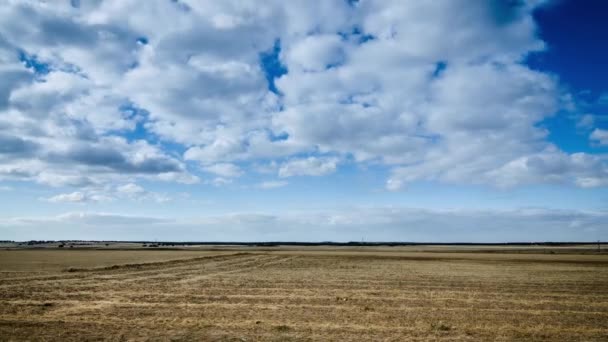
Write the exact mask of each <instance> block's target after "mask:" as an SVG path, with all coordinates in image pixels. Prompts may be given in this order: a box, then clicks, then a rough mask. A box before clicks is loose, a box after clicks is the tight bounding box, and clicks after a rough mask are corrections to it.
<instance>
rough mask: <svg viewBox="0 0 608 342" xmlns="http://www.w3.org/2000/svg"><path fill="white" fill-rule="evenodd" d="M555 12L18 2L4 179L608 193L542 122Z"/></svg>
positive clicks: (413, 4)
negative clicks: (333, 181)
mask: <svg viewBox="0 0 608 342" xmlns="http://www.w3.org/2000/svg"><path fill="white" fill-rule="evenodd" d="M542 3H543V2H542V1H536V0H528V1H518V2H502V1H487V2H471V1H466V0H456V1H431V2H421V1H402V0H394V1H392V0H387V1H363V0H362V1H357V2H348V1H343V0H322V1H290V2H283V1H264V2H259V1H236V0H234V1H233V0H228V1H221V2H217V1H188V0H186V1H179V2H175V1H160V0H158V1H150V3H149V4H147V5H146V6H141V4H140V3H139V2H138V1H132V0H122V1H110V0H108V1H95V2H82V3H80V5H79V6H72V5H71V4H70V2H67V1H66V2H62V3H56V2H45V1H27V2H18V1H12V2H9V3H7V4H5V5H4V6H2V8H0V18H2V20H0V80H1V81H0V129H1V131H2V134H0V180H6V179H10V180H25V181H32V182H37V183H41V184H47V185H52V186H72V187H77V188H79V189H74V190H78V191H81V192H83V191H84V190H82V188H83V187H90V186H92V185H97V186H99V185H100V184H111V185H112V186H114V187H116V186H120V185H121V184H125V183H129V182H135V181H137V180H138V179H145V180H161V181H171V182H183V183H189V184H192V183H196V182H198V181H199V176H198V175H197V173H198V172H200V171H201V170H202V171H203V172H207V173H211V174H214V175H215V176H216V178H215V179H210V180H206V181H204V182H203V183H204V184H214V185H219V184H225V183H230V182H232V181H233V179H236V178H237V177H239V176H242V175H244V174H245V173H247V172H249V171H251V170H253V169H255V166H256V165H258V166H259V165H276V167H275V168H274V169H275V170H274V172H276V173H277V175H278V176H279V177H282V178H285V177H291V176H300V175H309V176H323V175H327V174H330V173H332V172H335V171H336V170H338V168H339V161H340V160H353V161H354V162H356V163H361V164H365V165H382V166H383V167H385V168H387V169H388V170H389V174H390V175H389V178H388V179H387V182H386V187H387V188H388V189H389V190H398V189H400V188H403V187H405V186H407V184H408V183H410V182H415V181H420V180H431V181H438V182H449V183H469V184H470V183H483V184H490V185H493V186H501V187H504V186H517V185H521V184H530V183H545V182H550V183H553V182H565V183H572V184H575V185H578V186H583V187H593V186H601V185H604V184H606V183H607V182H608V181H607V179H608V175H607V174H606V161H605V160H604V159H603V157H601V156H596V155H590V154H584V153H578V154H569V153H566V152H564V151H560V150H559V149H558V148H557V147H556V146H554V145H552V144H550V143H549V142H548V140H547V137H548V133H549V132H548V131H547V130H546V129H544V128H542V127H541V126H540V125H539V123H540V122H542V121H543V120H545V119H547V118H549V117H551V116H552V115H554V114H555V113H556V112H559V111H560V110H562V109H565V108H567V107H568V104H567V103H565V102H567V101H564V100H563V99H566V98H568V94H567V93H564V90H563V87H561V86H560V84H559V81H558V79H557V78H556V77H554V76H551V75H549V74H546V73H543V72H539V71H535V70H532V69H530V68H528V67H527V66H526V65H525V64H524V63H523V62H522V61H523V60H524V58H525V56H526V55H528V54H529V53H531V52H537V51H541V50H542V49H544V43H543V41H542V40H540V39H539V37H538V35H537V31H538V30H537V28H536V24H535V22H534V18H533V16H532V12H533V11H534V9H535V8H536V7H537V6H539V5H541V4H542ZM421 14H424V15H421ZM262 56H271V57H272V58H271V59H272V61H271V62H272V66H269V65H266V64H265V62H264V60H263V58H262ZM268 58H270V57H268ZM272 68H275V69H280V70H281V72H277V71H276V70H274V71H273V70H271V69H272ZM589 120H590V119H588V118H587V119H584V120H583V121H584V122H583V121H581V125H584V126H585V127H587V128H590V127H589V125H590V124H591V123H590V121H589ZM591 139H592V141H594V142H596V143H598V144H606V137H605V134H604V131H603V130H601V129H596V130H595V131H593V132H592V133H591ZM302 155H306V156H309V157H306V158H303V157H301V156H302ZM328 155H331V156H335V157H327V156H328ZM189 161H195V162H196V163H198V166H200V169H196V168H193V167H192V166H191V164H196V163H189ZM272 163H274V164H272ZM237 164H238V166H237ZM72 193H74V192H72ZM74 197H77V196H74ZM85 197H86V196H85ZM66 198H68V197H66Z"/></svg>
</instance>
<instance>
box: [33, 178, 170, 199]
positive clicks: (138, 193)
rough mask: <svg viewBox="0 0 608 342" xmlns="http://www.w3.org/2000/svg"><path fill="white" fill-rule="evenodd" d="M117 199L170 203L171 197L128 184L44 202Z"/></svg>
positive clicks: (68, 194) (86, 191)
mask: <svg viewBox="0 0 608 342" xmlns="http://www.w3.org/2000/svg"><path fill="white" fill-rule="evenodd" d="M117 199H128V200H134V201H153V202H157V203H164V202H168V201H170V200H171V197H169V196H168V195H166V194H161V193H157V192H152V191H147V190H146V189H144V188H143V187H141V186H139V185H137V184H135V183H127V184H123V185H120V186H116V187H111V186H105V187H97V186H93V187H86V188H84V189H83V190H82V191H74V192H70V193H61V194H57V195H55V196H51V197H49V198H43V200H46V201H47V202H50V203H90V202H93V203H94V202H109V201H114V200H117Z"/></svg>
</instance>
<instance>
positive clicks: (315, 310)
mask: <svg viewBox="0 0 608 342" xmlns="http://www.w3.org/2000/svg"><path fill="white" fill-rule="evenodd" d="M0 272H1V277H0V340H23V339H33V340H84V339H88V340H91V339H93V340H95V339H114V340H149V339H152V340H212V341H224V340H228V341H253V340H270V341H285V340H294V341H300V340H320V341H324V340H334V341H342V340H346V341H348V340H395V341H397V340H404V339H408V340H429V339H430V340H446V341H448V340H450V341H453V340H456V341H478V340H546V341H558V340H560V341H601V340H606V339H607V338H608V255H606V254H603V255H601V254H600V255H598V254H592V253H588V254H577V253H567V254H562V253H556V254H547V253H538V252H534V253H533V252H532V251H530V252H527V253H526V252H525V251H524V252H523V253H521V252H520V253H496V252H495V251H494V252H493V253H487V252H476V253H473V252H471V251H457V252H455V251H453V250H449V251H448V250H434V251H432V252H431V251H412V250H408V249H398V248H397V249H391V248H385V249H383V248H375V249H371V248H368V249H366V248H359V249H357V248H352V249H338V248H334V249H329V248H328V249H322V248H321V249H314V248H276V249H262V248H232V249H212V248H208V249H207V250H154V251H151V250H145V251H142V250H128V249H125V250H57V249H35V250H3V251H0Z"/></svg>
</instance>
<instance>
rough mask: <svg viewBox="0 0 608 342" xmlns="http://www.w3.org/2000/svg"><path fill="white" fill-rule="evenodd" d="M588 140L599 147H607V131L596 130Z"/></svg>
mask: <svg viewBox="0 0 608 342" xmlns="http://www.w3.org/2000/svg"><path fill="white" fill-rule="evenodd" d="M589 138H590V139H591V141H593V142H596V143H598V144H600V145H608V130H606V129H600V128H596V129H594V130H593V132H591V136H590V137H589Z"/></svg>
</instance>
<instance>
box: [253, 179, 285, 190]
mask: <svg viewBox="0 0 608 342" xmlns="http://www.w3.org/2000/svg"><path fill="white" fill-rule="evenodd" d="M287 184H289V183H288V182H286V181H265V182H261V183H258V184H257V185H256V187H257V188H260V189H276V188H282V187H284V186H286V185H287Z"/></svg>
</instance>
